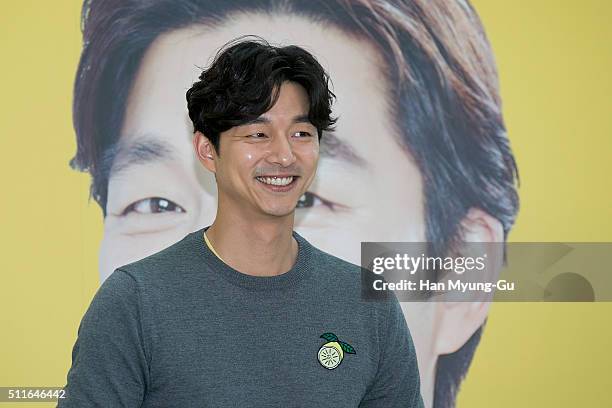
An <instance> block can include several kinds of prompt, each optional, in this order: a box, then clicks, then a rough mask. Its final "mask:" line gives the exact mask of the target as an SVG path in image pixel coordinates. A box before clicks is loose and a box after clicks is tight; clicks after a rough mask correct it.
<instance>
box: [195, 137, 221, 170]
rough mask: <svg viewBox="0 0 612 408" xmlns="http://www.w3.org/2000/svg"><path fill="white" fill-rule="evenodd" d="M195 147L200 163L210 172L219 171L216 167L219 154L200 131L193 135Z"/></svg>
mask: <svg viewBox="0 0 612 408" xmlns="http://www.w3.org/2000/svg"><path fill="white" fill-rule="evenodd" d="M193 147H194V149H195V152H196V155H197V157H198V160H199V161H200V163H202V165H203V166H204V167H206V168H207V169H208V170H209V171H210V172H212V173H215V172H216V171H217V169H216V166H215V159H216V158H217V152H216V151H215V147H214V146H213V144H212V143H211V142H210V140H209V139H208V138H207V137H206V136H205V135H204V133H202V132H200V131H199V130H197V131H196V132H195V133H194V134H193Z"/></svg>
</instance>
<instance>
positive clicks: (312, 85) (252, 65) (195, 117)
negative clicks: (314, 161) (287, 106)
mask: <svg viewBox="0 0 612 408" xmlns="http://www.w3.org/2000/svg"><path fill="white" fill-rule="evenodd" d="M285 81H292V82H296V83H298V84H300V85H302V86H303V87H304V89H306V92H307V93H308V97H309V99H310V109H309V111H308V119H309V120H310V122H311V123H312V124H313V126H315V127H316V128H317V132H318V137H319V140H320V139H321V135H322V133H323V131H329V130H333V125H334V124H335V123H336V120H337V118H332V117H331V112H332V109H331V105H332V103H333V100H334V99H335V98H336V95H335V94H334V93H333V92H332V91H331V90H330V89H329V83H330V79H329V75H328V74H327V73H326V72H325V70H324V69H323V67H322V66H321V65H320V64H319V63H318V62H317V60H316V59H315V58H314V57H313V56H312V55H311V54H310V53H309V52H308V51H306V50H304V49H303V48H300V47H298V46H295V45H289V46H285V47H276V46H273V45H270V44H269V43H268V42H267V41H266V40H264V39H263V38H261V37H259V36H254V35H246V36H241V37H238V38H236V39H234V40H232V41H229V42H228V43H226V44H225V45H224V46H223V47H221V49H220V50H219V51H218V52H217V54H216V56H215V58H214V60H213V62H212V64H211V65H210V67H209V68H208V69H205V70H204V71H202V74H201V75H200V77H199V81H197V82H195V83H194V84H193V86H192V87H191V88H190V89H189V90H188V91H187V94H186V97H187V109H188V111H189V117H190V118H191V121H192V122H193V128H194V130H193V131H194V132H196V131H200V132H202V133H203V134H204V135H205V136H206V137H207V138H208V139H209V140H210V142H211V143H212V145H213V146H214V147H215V150H216V152H217V154H219V135H220V134H221V133H222V132H224V131H226V130H228V129H230V128H232V127H234V126H240V125H242V124H244V123H247V122H248V121H250V120H253V119H256V118H257V117H259V116H260V115H261V114H263V113H264V112H267V111H268V110H270V108H271V107H272V106H274V104H275V103H276V101H277V99H278V95H279V90H280V86H281V84H282V83H283V82H285Z"/></svg>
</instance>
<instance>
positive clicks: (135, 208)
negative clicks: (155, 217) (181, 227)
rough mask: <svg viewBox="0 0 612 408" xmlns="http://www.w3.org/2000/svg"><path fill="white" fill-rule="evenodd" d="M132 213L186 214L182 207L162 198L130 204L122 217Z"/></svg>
mask: <svg viewBox="0 0 612 408" xmlns="http://www.w3.org/2000/svg"><path fill="white" fill-rule="evenodd" d="M131 212H136V213H139V214H156V213H164V212H178V213H184V212H186V211H185V210H184V209H183V208H182V207H181V206H180V205H178V204H175V203H173V202H172V201H170V200H166V199H165V198H162V197H149V198H145V199H143V200H138V201H136V202H134V203H132V204H130V205H129V206H128V207H127V208H126V209H125V210H124V211H123V213H122V214H121V215H127V214H129V213H131Z"/></svg>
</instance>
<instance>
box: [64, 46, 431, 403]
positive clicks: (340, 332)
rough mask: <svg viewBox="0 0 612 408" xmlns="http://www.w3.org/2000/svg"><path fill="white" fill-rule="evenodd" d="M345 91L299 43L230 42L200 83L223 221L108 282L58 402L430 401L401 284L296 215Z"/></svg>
mask: <svg viewBox="0 0 612 408" xmlns="http://www.w3.org/2000/svg"><path fill="white" fill-rule="evenodd" d="M333 97H334V95H333V93H332V92H331V91H330V90H329V88H328V77H327V74H326V73H325V72H324V70H323V68H322V67H321V66H320V65H319V64H318V63H317V61H316V60H315V59H314V58H313V57H312V56H311V55H310V54H309V53H308V52H306V51H304V50H303V49H301V48H299V47H296V46H286V47H274V46H271V45H269V44H268V43H266V42H263V41H259V42H258V41H245V40H241V41H238V42H235V43H233V44H230V46H229V47H228V48H226V49H224V50H223V51H222V52H221V53H220V54H218V55H217V57H216V58H215V60H214V61H213V63H212V65H211V66H210V67H209V68H208V69H207V70H205V71H204V72H203V73H202V75H201V76H200V80H199V81H198V82H196V83H195V84H194V85H193V87H192V88H191V89H189V91H187V102H188V108H189V116H190V118H191V120H192V121H193V126H194V130H195V137H194V147H195V150H196V154H197V157H198V159H199V160H200V162H201V163H202V164H203V165H204V167H206V169H208V170H209V171H211V172H212V173H214V175H215V179H216V182H217V186H218V197H219V205H218V208H217V214H216V217H215V221H214V222H213V224H212V225H211V226H210V227H207V228H203V229H202V230H199V231H197V232H195V233H191V234H189V235H187V237H185V238H184V239H182V240H180V241H179V242H178V243H175V244H174V245H172V246H170V247H168V248H166V249H165V250H163V251H161V252H159V253H157V254H154V255H152V256H149V257H147V258H144V259H141V260H139V261H136V262H133V263H130V264H128V265H124V266H122V267H121V268H119V269H117V270H116V271H114V272H113V274H111V276H109V278H108V279H107V280H106V281H105V282H104V283H103V285H102V286H101V288H100V290H99V291H98V293H97V294H96V296H95V298H94V300H93V301H92V304H91V306H90V308H89V309H88V311H87V313H86V315H85V317H84V319H83V321H82V324H81V327H80V328H79V337H78V339H77V342H76V344H75V347H74V353H73V365H72V368H71V370H70V372H69V374H68V384H67V386H66V394H67V399H66V401H65V402H64V403H63V404H61V405H60V406H79V407H85V406H101V405H104V406H126V407H131V406H133V407H141V406H142V407H154V406H155V407H157V406H176V407H188V406H198V407H201V406H211V407H218V406H261V407H264V406H266V407H268V406H283V407H285V406H299V407H303V406H334V407H357V406H360V407H422V406H423V401H422V398H421V395H420V380H419V373H418V366H417V359H416V353H415V351H414V346H413V344H412V340H411V337H410V334H409V332H408V328H407V327H406V322H405V319H404V317H403V314H402V309H401V307H400V305H399V302H398V301H397V299H396V298H395V297H393V296H392V297H389V298H388V299H387V300H386V301H384V302H380V303H378V302H368V301H365V300H363V299H361V295H360V294H361V288H360V273H359V267H357V266H356V265H352V264H349V263H347V262H345V261H343V260H341V259H339V258H336V257H334V256H332V255H330V254H327V253H325V252H323V251H321V250H319V249H317V248H315V247H313V246H312V245H311V244H310V243H309V242H308V241H307V240H306V239H304V238H303V237H302V236H300V235H299V234H298V233H296V232H295V231H293V223H294V214H295V207H296V205H297V201H298V199H299V198H300V196H302V195H303V193H304V192H305V191H306V190H307V189H308V188H309V186H310V184H311V183H312V181H313V179H314V177H315V173H316V168H317V163H318V156H319V139H320V137H321V134H322V131H323V130H329V129H330V128H331V126H332V125H333V124H334V122H335V119H333V118H332V117H331V116H330V115H331V102H332V100H333ZM321 339H322V340H321Z"/></svg>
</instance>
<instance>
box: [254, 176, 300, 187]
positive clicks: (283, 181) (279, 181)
mask: <svg viewBox="0 0 612 408" xmlns="http://www.w3.org/2000/svg"><path fill="white" fill-rule="evenodd" d="M257 180H259V181H261V182H262V183H266V184H272V185H274V186H286V185H287V184H289V183H291V182H292V181H293V176H291V177H284V178H278V177H257Z"/></svg>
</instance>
